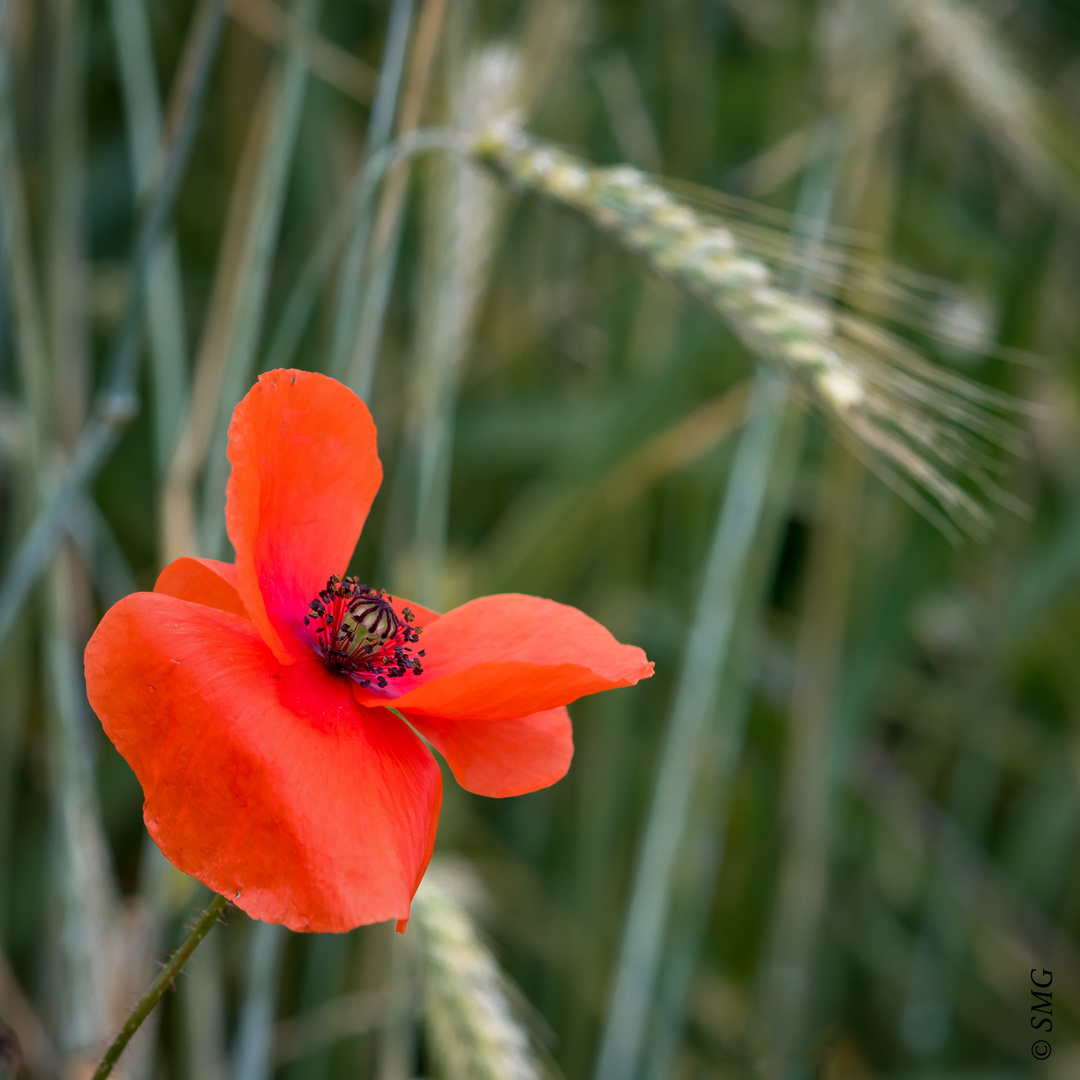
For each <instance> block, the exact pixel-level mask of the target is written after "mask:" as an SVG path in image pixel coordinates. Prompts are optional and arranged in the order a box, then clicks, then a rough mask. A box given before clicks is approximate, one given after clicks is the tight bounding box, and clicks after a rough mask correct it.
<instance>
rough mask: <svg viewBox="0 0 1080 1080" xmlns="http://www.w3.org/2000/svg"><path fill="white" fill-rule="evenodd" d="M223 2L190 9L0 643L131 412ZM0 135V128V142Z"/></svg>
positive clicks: (16, 570)
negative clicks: (156, 173)
mask: <svg viewBox="0 0 1080 1080" xmlns="http://www.w3.org/2000/svg"><path fill="white" fill-rule="evenodd" d="M225 2H226V0H207V3H206V4H205V5H204V7H203V8H202V9H201V11H200V12H198V13H197V14H196V18H195V20H194V24H193V27H192V31H191V37H190V39H189V47H188V50H187V53H186V57H185V59H187V61H188V62H187V63H186V64H182V66H181V72H182V74H184V75H186V78H185V79H184V81H183V84H182V85H181V86H180V87H179V89H178V91H177V95H176V96H175V97H174V99H173V100H174V115H175V116H176V117H178V121H177V123H176V124H175V125H174V127H173V128H172V129H171V130H173V131H175V137H174V138H173V140H172V142H171V144H170V148H169V151H168V155H167V159H166V160H165V164H164V165H163V166H162V169H161V171H160V181H159V182H158V183H157V184H156V185H155V186H154V188H153V194H152V195H151V196H150V197H149V201H148V202H147V204H146V211H145V213H144V215H143V218H142V221H141V224H140V228H139V233H138V239H137V241H136V248H135V255H134V258H133V263H134V265H133V270H132V281H131V292H130V296H129V298H128V302H127V308H126V311H125V315H124V320H123V323H122V325H121V327H120V329H119V331H118V332H117V335H116V337H115V338H114V339H113V342H112V346H111V349H110V352H109V358H108V361H107V365H106V374H105V378H104V380H103V389H102V393H101V395H100V396H99V400H98V403H97V406H96V408H95V412H94V415H93V416H92V417H91V418H90V420H89V421H88V422H87V424H86V426H85V427H84V429H83V431H82V434H81V435H80V436H79V440H78V442H77V443H76V444H75V447H74V448H73V450H72V453H71V457H70V460H69V463H68V466H67V469H66V471H65V472H64V475H63V477H62V478H61V479H60V482H59V483H58V484H57V485H56V487H55V489H54V490H53V492H52V494H51V495H50V498H49V501H48V503H47V505H46V506H45V507H44V508H43V509H42V511H41V512H40V513H39V515H38V517H37V519H36V520H35V521H34V523H33V525H32V526H31V527H30V529H29V531H28V533H27V534H26V536H25V537H24V538H23V540H22V542H21V543H20V544H19V547H18V550H17V551H16V553H15V557H14V559H13V560H12V562H11V565H10V566H9V568H8V572H7V574H6V575H5V577H4V581H3V585H2V587H0V648H2V647H3V643H4V641H5V639H6V638H7V635H8V634H9V633H10V631H11V629H12V627H13V626H14V625H15V622H16V619H17V617H18V614H19V610H20V608H21V607H22V603H23V600H24V599H25V597H26V595H27V594H28V593H29V591H30V589H31V588H32V586H33V584H34V582H35V581H36V580H37V577H38V575H39V574H40V573H41V571H42V570H43V569H44V567H45V566H46V564H47V563H48V561H49V559H50V558H51V557H52V554H53V552H54V551H55V550H56V545H57V543H58V542H59V539H60V536H61V533H62V531H63V528H64V521H65V518H66V515H67V512H68V509H69V507H70V503H71V501H72V499H73V498H74V497H75V495H76V493H77V492H78V491H79V490H80V489H81V488H82V487H83V485H84V484H86V483H87V482H88V481H89V480H91V479H92V478H93V477H94V476H96V474H97V472H98V470H99V469H100V468H101V466H102V465H103V464H104V462H105V460H106V459H107V457H108V455H109V453H110V451H111V450H112V449H113V447H114V446H115V445H116V442H117V440H118V439H119V437H120V433H121V432H122V431H123V429H124V428H125V427H126V425H127V424H128V423H130V421H131V419H132V417H133V415H134V412H135V387H136V376H137V370H136V367H135V360H136V358H137V350H138V344H139V337H140V333H139V331H140V325H141V320H140V312H141V309H142V299H143V294H144V291H145V289H146V278H147V275H148V272H149V268H150V260H151V258H152V257H153V255H154V253H155V252H156V250H157V244H158V241H159V240H160V238H161V234H162V231H163V229H164V227H165V224H166V221H167V219H168V217H169V215H170V214H171V212H172V208H173V204H174V203H175V201H176V196H177V194H178V192H179V188H180V184H181V181H182V180H183V176H184V172H185V169H186V166H187V162H188V159H189V156H190V153H191V148H192V144H193V142H194V138H195V131H196V129H197V127H198V123H199V119H200V116H201V113H202V106H203V103H204V100H205V95H206V87H207V82H208V80H209V76H210V71H211V69H212V67H213V61H214V58H215V57H216V55H217V47H218V44H219V42H220V39H221V27H222V23H223V22H224V10H225ZM0 92H2V91H0ZM3 138H4V136H3V132H2V131H0V142H2V141H3Z"/></svg>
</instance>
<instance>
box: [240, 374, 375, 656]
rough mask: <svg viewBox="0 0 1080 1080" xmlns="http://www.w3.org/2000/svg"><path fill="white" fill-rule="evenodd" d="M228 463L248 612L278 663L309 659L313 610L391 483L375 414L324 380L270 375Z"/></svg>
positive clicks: (244, 418) (249, 408) (243, 415)
mask: <svg viewBox="0 0 1080 1080" xmlns="http://www.w3.org/2000/svg"><path fill="white" fill-rule="evenodd" d="M229 461H230V462H231V463H232V475H231V476H230V478H229V488H228V497H227V500H226V511H225V513H226V522H227V524H228V530H229V539H230V540H231V541H232V544H233V548H234V549H235V550H236V570H237V584H238V588H239V591H240V596H241V598H242V600H243V602H244V606H245V607H246V608H247V610H248V613H249V614H250V616H251V620H252V622H254V623H255V625H256V626H257V627H258V628H259V631H260V632H261V633H262V635H263V637H264V638H265V639H266V643H267V644H268V645H269V646H270V648H271V649H272V650H273V652H274V655H275V656H276V657H277V658H278V659H279V660H281V661H282V662H283V663H293V662H297V661H303V660H310V659H311V657H312V650H313V647H314V646H313V642H312V638H311V634H310V633H309V632H308V631H307V629H306V627H305V626H304V622H303V620H304V616H305V615H306V614H307V611H308V605H309V604H310V602H311V601H312V600H313V599H314V598H315V596H316V595H317V594H318V592H319V590H320V589H323V588H325V586H326V581H327V578H329V577H330V575H331V574H344V573H345V570H346V568H347V567H348V564H349V559H350V557H351V556H352V553H353V548H354V547H355V546H356V541H357V539H358V538H359V536H360V530H361V528H362V527H363V524H364V521H365V519H366V518H367V513H368V509H369V508H370V506H371V502H372V500H373V499H374V498H375V493H376V492H377V491H378V490H379V484H380V483H381V481H382V466H381V465H380V464H379V457H378V454H377V452H376V448H375V425H374V423H373V422H372V420H371V414H370V413H369V412H368V410H367V406H366V405H365V404H364V403H363V402H362V401H361V400H360V398H358V397H357V396H356V394H354V393H353V392H352V391H351V390H349V389H347V388H346V387H344V386H342V385H341V383H339V382H337V381H335V380H334V379H329V378H327V377H326V376H325V375H316V374H313V373H312V372H308V371H292V370H286V369H281V370H277V371H270V372H267V373H266V374H265V375H263V376H261V377H260V379H259V381H258V383H257V384H256V385H255V386H254V387H252V389H251V390H250V391H249V392H248V394H247V396H246V397H245V398H244V400H243V401H241V402H240V404H239V405H238V406H237V407H236V411H235V412H234V413H233V418H232V423H231V424H230V426H229Z"/></svg>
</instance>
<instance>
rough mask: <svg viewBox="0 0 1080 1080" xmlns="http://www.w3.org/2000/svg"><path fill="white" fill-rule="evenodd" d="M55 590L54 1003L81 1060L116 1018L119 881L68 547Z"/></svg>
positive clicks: (47, 643)
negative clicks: (113, 955)
mask: <svg viewBox="0 0 1080 1080" xmlns="http://www.w3.org/2000/svg"><path fill="white" fill-rule="evenodd" d="M48 589H49V608H48V617H47V620H46V624H45V627H44V630H45V634H44V650H45V659H46V663H47V670H48V676H49V677H48V683H47V685H48V688H49V691H50V700H49V703H48V704H49V717H50V724H49V760H50V762H51V764H52V768H53V769H54V770H55V771H54V772H53V774H52V776H51V777H50V785H49V791H50V799H51V802H52V810H53V815H54V828H55V830H56V832H55V842H56V848H55V862H54V864H53V874H52V882H53V884H52V890H51V892H52V896H53V899H54V903H55V905H56V908H55V917H56V933H55V936H54V938H53V945H54V948H55V953H54V956H53V961H54V964H55V965H56V966H55V968H54V971H53V978H54V980H55V981H54V985H53V996H52V1000H53V1004H54V1008H55V1019H56V1023H57V1040H58V1041H57V1048H58V1049H59V1051H60V1053H61V1054H62V1055H63V1056H64V1057H65V1058H66V1059H69V1060H74V1059H76V1058H79V1057H81V1056H82V1055H84V1054H85V1055H87V1056H88V1057H89V1056H92V1055H93V1053H94V1052H95V1051H96V1049H97V1046H98V1041H99V1040H100V1039H101V1038H103V1037H104V1036H105V1035H106V1034H107V1029H106V1024H107V1023H111V1021H112V1018H111V1017H109V1016H108V1014H107V1012H106V1006H107V1004H108V1001H109V995H108V987H109V986H110V985H111V982H112V979H111V976H112V975H113V972H112V971H111V967H110V962H109V961H110V957H109V955H108V951H107V950H108V943H109V936H110V933H111V931H112V918H113V911H112V908H113V903H114V900H115V897H114V888H115V886H114V884H113V882H112V880H111V871H110V866H109V863H110V858H109V853H108V845H107V843H106V840H105V835H104V832H103V831H102V827H101V821H100V815H99V813H98V808H97V793H96V792H95V790H94V779H93V770H92V765H91V760H92V759H91V754H90V748H89V725H88V724H87V715H86V713H87V707H86V693H85V690H84V688H83V677H82V664H81V651H82V650H81V648H80V647H79V643H78V642H77V641H75V640H74V634H75V627H74V623H73V621H72V618H71V610H72V607H73V606H74V599H75V597H74V580H73V576H72V572H71V565H70V558H69V555H68V553H67V552H66V551H61V552H60V554H58V555H57V557H56V558H55V560H54V562H53V566H52V569H51V572H50V574H49V586H48Z"/></svg>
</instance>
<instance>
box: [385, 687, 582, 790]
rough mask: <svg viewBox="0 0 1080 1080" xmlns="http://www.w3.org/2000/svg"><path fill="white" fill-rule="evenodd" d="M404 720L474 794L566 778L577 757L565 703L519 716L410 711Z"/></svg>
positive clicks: (543, 784)
mask: <svg viewBox="0 0 1080 1080" xmlns="http://www.w3.org/2000/svg"><path fill="white" fill-rule="evenodd" d="M404 716H405V719H406V720H408V721H409V723H410V724H412V726H413V727H415V728H416V730H417V731H419V732H420V734H421V735H423V736H424V738H425V739H427V740H428V741H429V742H430V743H431V744H432V746H434V747H435V749H436V750H438V751H439V753H440V754H442V756H443V757H444V758H446V763H447V765H449V766H450V768H451V769H452V770H453V773H454V776H455V777H456V778H457V782H458V783H459V784H460V785H461V786H462V787H463V788H464V789H465V790H466V791H471V792H473V793H474V794H475V795H491V796H494V797H495V798H500V799H501V798H504V797H506V796H508V795H524V794H525V793H526V792H528V791H537V790H538V789H539V788H543V787H548V786H549V785H551V784H554V783H555V781H556V780H561V779H562V778H563V777H564V776H565V775H566V770H567V769H569V768H570V759H571V758H572V757H573V756H574V738H573V733H572V731H571V728H570V714H569V713H568V712H567V711H566V709H565V708H558V709H549V710H547V711H546V712H538V713H533V714H532V715H531V716H524V717H522V718H521V719H519V720H476V721H470V720H444V719H441V718H439V717H434V716H423V715H421V714H420V713H412V712H406V713H405V714H404Z"/></svg>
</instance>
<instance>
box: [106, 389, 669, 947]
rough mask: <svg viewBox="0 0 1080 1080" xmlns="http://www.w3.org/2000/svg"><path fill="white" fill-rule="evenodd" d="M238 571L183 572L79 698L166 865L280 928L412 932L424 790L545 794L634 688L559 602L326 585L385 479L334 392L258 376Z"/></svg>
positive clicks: (621, 651)
mask: <svg viewBox="0 0 1080 1080" xmlns="http://www.w3.org/2000/svg"><path fill="white" fill-rule="evenodd" d="M229 460H230V462H231V463H232V476H231V479H230V481H229V488H228V498H227V506H226V520H227V524H228V531H229V538H230V540H231V541H232V544H233V548H234V549H235V551H236V563H235V565H234V564H229V563H223V562H215V561H214V560H212V559H188V558H185V559H178V560H177V561H176V562H174V563H172V565H170V566H168V567H166V568H165V570H163V571H162V573H161V576H160V577H159V578H158V580H157V584H156V585H155V587H154V591H153V592H152V593H135V594H133V595H131V596H128V597H126V598H125V599H123V600H121V601H120V602H119V603H118V604H116V605H115V606H114V607H112V608H111V609H110V610H109V611H108V612H107V613H106V614H105V617H104V618H103V619H102V621H101V624H100V626H99V627H98V628H97V631H96V632H95V633H94V636H93V637H92V638H91V640H90V643H89V645H87V648H86V683H87V692H88V694H89V698H90V703H91V705H92V706H93V708H94V711H95V712H96V713H97V715H98V716H99V717H100V718H101V722H102V724H103V725H104V727H105V731H106V733H107V734H108V736H109V738H110V739H112V741H113V742H114V743H115V745H116V747H117V749H118V750H119V751H120V753H121V754H122V755H123V756H124V757H125V758H126V759H127V761H128V763H129V764H130V765H131V767H132V768H133V769H134V770H135V774H136V775H137V776H138V778H139V781H140V783H141V784H142V787H143V793H144V795H145V805H144V811H143V816H144V818H145V821H146V827H147V829H149V831H150V835H151V836H152V837H153V838H154V840H155V842H156V843H157V845H158V846H159V847H160V848H161V850H162V851H163V852H164V854H165V856H166V857H167V858H168V859H169V860H170V861H171V862H172V863H173V864H174V865H175V866H177V867H179V868H180V869H181V870H183V871H185V872H186V873H188V874H191V875H193V876H195V877H197V878H199V880H201V881H203V882H205V883H206V884H207V885H209V886H210V888H211V889H214V890H215V891H217V892H220V893H223V894H224V895H225V896H227V897H228V898H229V899H231V900H233V901H234V902H235V903H236V905H237V906H238V907H241V908H243V909H244V910H245V911H247V912H248V914H250V915H252V916H254V917H256V918H259V919H263V920H265V921H267V922H278V923H284V924H285V925H286V926H289V927H291V928H292V929H294V930H318V931H323V930H348V929H350V928H351V927H354V926H359V925H360V924H362V923H370V922H380V921H382V920H384V919H398V920H404V919H407V918H408V914H409V904H410V902H411V900H412V896H413V894H414V893H415V891H416V888H417V886H418V885H419V883H420V879H421V877H423V874H424V870H425V869H426V867H427V864H428V860H429V859H430V857H431V850H432V845H433V843H434V840H435V825H436V819H437V817H438V812H439V803H440V800H441V795H442V781H441V773H440V770H439V767H438V765H437V764H436V762H435V760H434V759H433V757H432V756H431V754H430V753H429V751H428V749H427V748H426V747H425V745H424V742H423V741H422V740H421V738H419V737H418V735H417V733H419V735H421V736H423V738H424V739H426V740H427V741H428V742H429V743H430V744H431V745H432V746H434V747H435V748H436V749H437V750H438V751H439V752H440V753H441V754H442V755H443V757H444V758H445V759H446V762H447V764H448V765H449V766H450V768H451V769H452V770H453V773H454V775H455V776H456V777H457V780H458V782H459V783H460V784H461V785H462V786H463V787H465V788H466V789H467V790H469V791H473V792H476V793H478V794H481V795H494V796H504V795H518V794H521V793H523V792H526V791H535V790H536V789H537V788H541V787H545V786H547V785H548V784H553V783H554V782H555V781H556V780H558V779H559V778H560V777H562V776H563V775H564V774H565V772H566V770H567V768H568V767H569V764H570V757H571V754H572V753H573V743H572V740H571V732H570V720H569V717H568V715H567V712H566V709H565V706H566V705H567V704H568V703H569V702H571V701H573V700H575V699H576V698H579V697H581V696H582V695H583V694H591V693H595V692H596V691H598V690H604V689H607V688H609V687H615V686H628V685H630V684H632V683H635V682H637V681H638V679H641V678H646V677H648V676H649V675H650V674H651V673H652V664H651V663H649V662H648V661H647V660H646V659H645V654H644V653H643V652H642V651H641V650H640V649H638V648H634V647H633V646H629V645H620V644H619V643H618V642H617V641H616V640H615V639H614V638H613V637H612V636H611V634H610V633H608V631H607V630H606V629H604V627H602V626H601V625H599V623H596V622H594V621H593V620H592V619H590V618H588V617H587V616H586V615H584V614H582V613H581V612H580V611H578V610H576V609H575V608H572V607H566V606H565V605H563V604H557V603H554V602H553V601H550V600H540V599H537V598H536V597H531V596H517V595H504V596H487V597H482V598H480V599H479V600H473V601H471V602H470V603H467V604H464V605H463V606H462V607H459V608H456V609H455V610H453V611H450V612H448V613H447V614H445V615H437V614H436V613H435V612H433V611H428V610H426V609H425V608H422V607H420V605H418V604H412V603H409V602H407V601H402V600H401V599H400V598H397V597H390V596H387V595H386V594H385V593H384V592H382V591H381V590H378V589H372V588H368V587H367V586H364V585H361V584H360V583H359V582H358V581H356V580H355V579H351V578H345V579H344V580H343V579H342V578H341V577H340V575H342V574H344V572H345V570H346V567H347V565H348V562H349V558H350V556H351V555H352V551H353V547H354V546H355V544H356V539H357V537H358V536H359V534H360V529H361V527H362V525H363V523H364V519H365V518H366V517H367V512H368V508H369V507H370V506H371V502H372V500H373V499H374V497H375V492H376V491H377V490H378V487H379V483H380V481H381V479H382V467H381V465H380V464H379V459H378V456H377V454H376V450H375V426H374V424H373V423H372V420H371V416H370V414H369V413H368V410H367V408H366V407H365V405H364V403H363V402H362V401H361V400H360V399H359V398H358V397H357V396H356V395H355V394H353V393H352V392H351V391H349V390H347V389H346V388H345V387H343V386H342V385H341V384H340V383H337V382H335V381H334V380H333V379H328V378H326V377H324V376H321V375H315V374H311V373H309V372H301V371H273V372H270V373H269V374H266V375H264V376H262V378H260V380H259V382H258V384H257V385H256V386H255V387H253V388H252V390H251V391H250V393H249V394H248V395H247V397H246V398H244V400H243V401H242V402H241V403H240V405H239V406H238V407H237V409H236V412H235V413H234V414H233V419H232V425H231V426H230V428H229Z"/></svg>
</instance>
